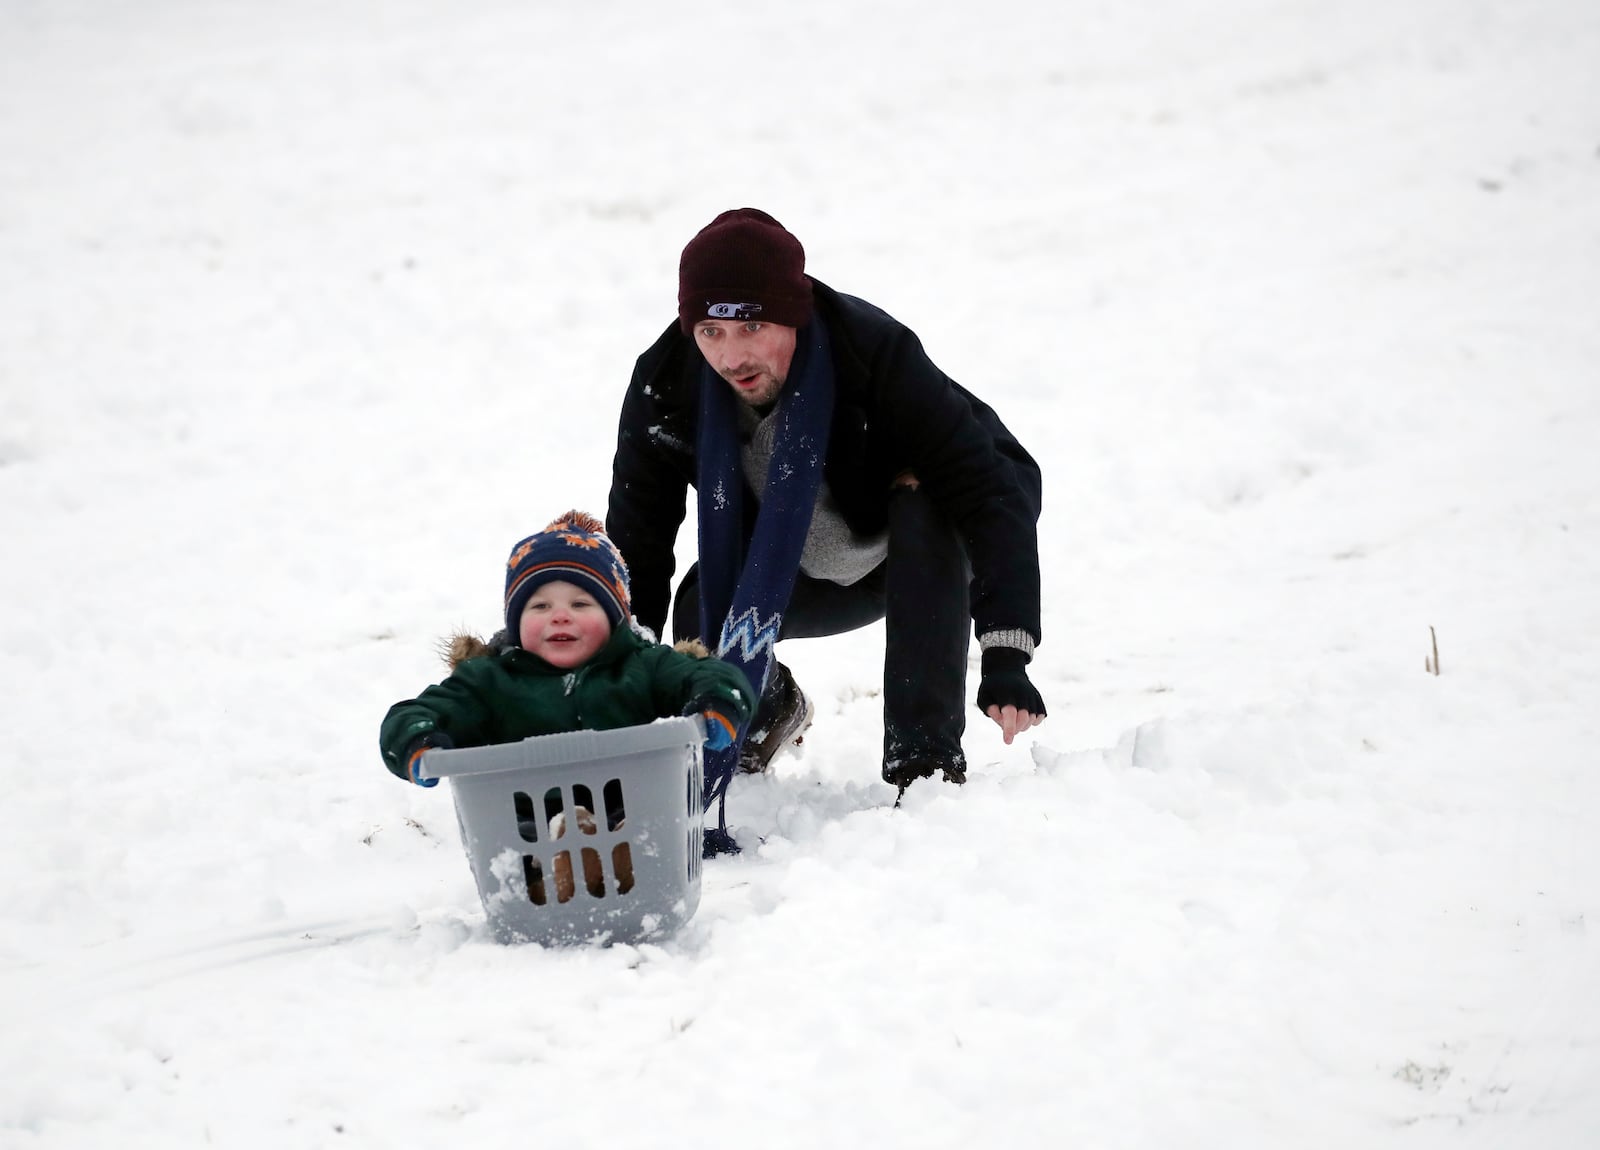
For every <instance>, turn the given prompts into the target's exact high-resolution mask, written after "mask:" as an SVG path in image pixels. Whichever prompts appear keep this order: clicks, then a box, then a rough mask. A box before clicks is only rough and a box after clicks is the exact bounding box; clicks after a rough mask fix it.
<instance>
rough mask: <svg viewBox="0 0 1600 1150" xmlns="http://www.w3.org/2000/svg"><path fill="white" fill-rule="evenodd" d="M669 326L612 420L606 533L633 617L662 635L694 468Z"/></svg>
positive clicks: (678, 357)
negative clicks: (624, 574)
mask: <svg viewBox="0 0 1600 1150" xmlns="http://www.w3.org/2000/svg"><path fill="white" fill-rule="evenodd" d="M681 343H682V336H681V335H679V334H678V331H677V325H676V324H674V325H673V326H672V327H671V328H669V329H668V330H667V332H666V333H664V334H663V335H662V337H661V339H659V340H657V341H656V343H655V345H654V346H653V347H651V348H650V350H649V351H647V352H645V353H644V354H643V355H642V356H640V357H639V360H638V362H637V363H636V364H635V365H634V369H633V378H632V380H631V381H630V382H629V384H628V391H627V394H626V395H625V396H624V398H623V401H622V413H621V415H620V417H619V419H618V421H617V450H616V454H615V456H613V458H612V462H611V494H610V497H609V499H608V500H607V503H606V534H607V535H609V536H610V537H611V541H612V542H613V543H615V544H616V545H617V548H618V550H620V551H621V552H622V558H623V560H624V562H626V563H627V564H628V572H629V576H630V582H631V591H632V599H633V613H634V617H635V618H637V619H638V620H639V622H640V623H642V624H644V625H645V626H646V627H649V628H650V629H651V630H653V631H654V632H655V633H656V634H657V635H658V636H664V634H665V631H664V628H665V626H666V621H667V609H668V607H669V606H670V604H671V601H672V574H673V571H674V569H675V568H676V566H677V560H676V557H675V556H674V554H673V547H674V545H675V543H676V542H677V538H678V527H679V526H680V525H681V524H682V523H683V516H684V508H685V503H686V497H687V494H688V486H689V479H688V477H689V476H690V475H692V474H693V469H694V442H693V438H692V437H693V423H692V420H690V419H689V418H688V413H689V409H686V408H684V407H683V405H682V404H681V403H677V402H674V401H675V400H677V399H678V398H679V397H680V393H681V391H682V388H681V387H678V386H676V384H677V382H678V381H677V380H676V379H675V378H673V377H674V376H675V375H677V374H681V373H682V371H683V349H682V347H681V346H680V345H681Z"/></svg>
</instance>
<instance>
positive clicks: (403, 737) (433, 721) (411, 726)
mask: <svg viewBox="0 0 1600 1150" xmlns="http://www.w3.org/2000/svg"><path fill="white" fill-rule="evenodd" d="M476 678H477V676H476V675H475V674H474V673H473V672H472V670H470V669H468V666H467V664H462V666H461V667H459V668H458V669H457V670H456V672H455V673H454V674H452V675H451V676H450V677H449V678H447V679H445V680H444V682H442V683H436V684H434V685H433V686H431V687H429V688H427V689H426V690H425V691H423V692H422V694H420V695H418V696H417V697H416V698H415V699H406V700H404V701H402V702H399V703H396V704H395V705H394V706H392V707H390V708H389V713H388V714H386V715H385V716H384V717H383V724H382V726H381V727H380V728H379V730H378V748H379V750H381V751H382V752H383V763H384V766H386V767H388V768H389V770H390V772H391V773H393V774H394V775H395V776H396V777H398V778H402V779H406V780H408V781H410V782H413V783H418V782H421V780H419V779H418V778H417V777H416V774H415V769H416V760H417V759H418V758H420V756H421V753H422V752H423V751H425V750H427V749H428V748H429V747H455V746H462V747H476V746H482V745H483V744H484V743H486V742H488V741H489V732H488V728H489V723H490V718H491V716H490V710H489V707H488V704H487V702H486V701H485V699H484V696H483V693H482V691H481V689H480V688H479V686H478V685H477V683H476V682H475V681H474V680H475V679H476ZM422 785H423V786H430V785H432V784H431V782H429V783H422Z"/></svg>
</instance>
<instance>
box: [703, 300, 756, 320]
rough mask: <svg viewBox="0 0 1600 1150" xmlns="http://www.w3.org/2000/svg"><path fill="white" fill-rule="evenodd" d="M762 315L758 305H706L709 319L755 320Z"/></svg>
mask: <svg viewBox="0 0 1600 1150" xmlns="http://www.w3.org/2000/svg"><path fill="white" fill-rule="evenodd" d="M760 314H761V305H760V304H758V303H713V304H707V305H706V317H707V318H708V319H755V318H756V317H758V316H759V315H760Z"/></svg>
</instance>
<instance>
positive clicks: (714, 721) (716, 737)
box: [700, 707, 739, 751]
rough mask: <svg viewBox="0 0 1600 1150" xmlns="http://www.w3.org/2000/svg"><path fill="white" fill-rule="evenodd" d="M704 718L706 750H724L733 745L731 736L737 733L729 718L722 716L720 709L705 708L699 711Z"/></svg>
mask: <svg viewBox="0 0 1600 1150" xmlns="http://www.w3.org/2000/svg"><path fill="white" fill-rule="evenodd" d="M700 713H701V714H702V715H703V716H704V717H705V720H706V741H705V746H706V750H708V751H725V750H727V749H728V748H729V747H731V746H733V736H734V735H735V734H737V733H738V730H739V728H737V727H735V726H734V725H733V723H732V721H731V720H729V719H727V718H725V717H723V714H722V712H721V711H715V710H712V709H711V708H709V707H708V708H706V709H705V710H704V711H702V712H700Z"/></svg>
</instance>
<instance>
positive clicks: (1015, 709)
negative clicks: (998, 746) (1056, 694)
mask: <svg viewBox="0 0 1600 1150" xmlns="http://www.w3.org/2000/svg"><path fill="white" fill-rule="evenodd" d="M982 674H983V681H982V682H981V683H979V684H978V709H979V710H980V711H982V712H983V713H984V714H985V715H988V716H989V717H990V718H991V719H993V720H994V721H995V723H996V724H997V725H998V726H999V728H1000V730H1001V732H1002V733H1003V734H1004V735H1005V740H1006V744H1007V745H1008V746H1009V745H1010V743H1011V740H1012V739H1014V738H1016V737H1017V736H1018V735H1020V734H1021V733H1022V732H1023V731H1026V730H1027V729H1028V728H1029V727H1036V726H1038V725H1039V724H1040V723H1042V722H1044V720H1045V716H1046V715H1047V714H1048V713H1049V712H1047V711H1046V710H1045V709H1044V700H1043V699H1042V698H1040V697H1039V691H1038V689H1037V688H1036V687H1034V685H1033V683H1032V682H1031V681H1030V680H1029V678H1028V656H1027V654H1026V652H1023V651H1019V650H1017V649H1016V648H1015V647H990V648H989V649H988V650H987V651H985V652H984V653H983V670H982Z"/></svg>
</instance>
